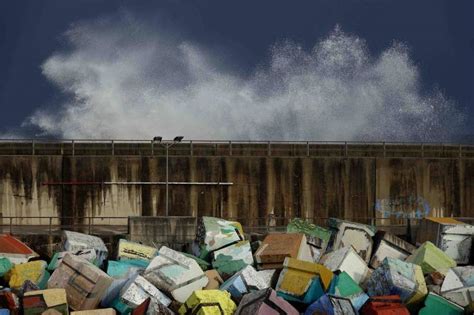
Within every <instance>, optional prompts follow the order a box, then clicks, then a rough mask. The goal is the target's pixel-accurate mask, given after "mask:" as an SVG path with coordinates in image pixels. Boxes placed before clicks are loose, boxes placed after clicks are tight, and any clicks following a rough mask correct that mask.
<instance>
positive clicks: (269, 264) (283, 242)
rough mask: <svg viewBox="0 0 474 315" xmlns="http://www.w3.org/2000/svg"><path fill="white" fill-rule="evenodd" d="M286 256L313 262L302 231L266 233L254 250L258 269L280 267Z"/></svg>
mask: <svg viewBox="0 0 474 315" xmlns="http://www.w3.org/2000/svg"><path fill="white" fill-rule="evenodd" d="M287 257H291V258H295V259H299V260H304V261H308V262H313V256H312V254H311V249H310V248H309V245H308V244H307V240H306V236H305V235H304V234H303V233H274V234H268V235H267V236H266V237H265V239H264V240H263V242H262V245H260V247H259V248H258V250H257V251H256V252H255V260H256V262H257V268H258V269H259V270H263V269H281V268H282V267H283V262H284V261H285V258H287Z"/></svg>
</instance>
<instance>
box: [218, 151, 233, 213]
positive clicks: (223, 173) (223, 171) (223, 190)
mask: <svg viewBox="0 0 474 315" xmlns="http://www.w3.org/2000/svg"><path fill="white" fill-rule="evenodd" d="M227 163H228V158H224V157H223V158H220V159H219V164H220V166H219V173H220V181H221V182H229V181H230V180H229V178H228V173H227ZM230 187H231V186H221V187H220V188H219V193H220V201H221V202H220V206H219V213H220V214H222V215H223V216H227V215H228V210H227V209H228V208H229V190H230V189H231V188H230Z"/></svg>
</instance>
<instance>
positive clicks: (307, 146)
mask: <svg viewBox="0 0 474 315" xmlns="http://www.w3.org/2000/svg"><path fill="white" fill-rule="evenodd" d="M306 156H309V141H306Z"/></svg>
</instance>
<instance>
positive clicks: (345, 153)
mask: <svg viewBox="0 0 474 315" xmlns="http://www.w3.org/2000/svg"><path fill="white" fill-rule="evenodd" d="M344 156H345V157H347V141H345V142H344Z"/></svg>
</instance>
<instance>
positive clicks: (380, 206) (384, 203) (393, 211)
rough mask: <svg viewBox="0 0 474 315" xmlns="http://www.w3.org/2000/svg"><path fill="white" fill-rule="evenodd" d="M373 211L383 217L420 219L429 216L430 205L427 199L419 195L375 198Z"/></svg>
mask: <svg viewBox="0 0 474 315" xmlns="http://www.w3.org/2000/svg"><path fill="white" fill-rule="evenodd" d="M375 211H377V212H379V213H381V214H382V217H383V218H390V217H395V218H400V219H421V218H424V217H427V216H429V214H430V212H431V207H430V204H429V203H428V201H427V200H426V199H425V198H423V197H419V196H407V197H398V198H389V199H377V200H376V201H375Z"/></svg>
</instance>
